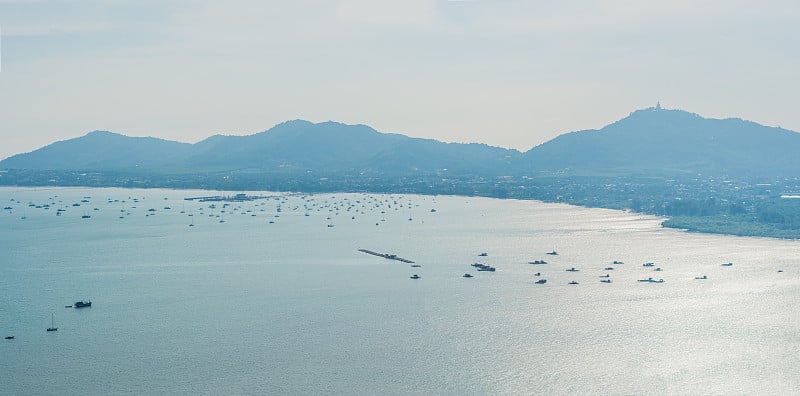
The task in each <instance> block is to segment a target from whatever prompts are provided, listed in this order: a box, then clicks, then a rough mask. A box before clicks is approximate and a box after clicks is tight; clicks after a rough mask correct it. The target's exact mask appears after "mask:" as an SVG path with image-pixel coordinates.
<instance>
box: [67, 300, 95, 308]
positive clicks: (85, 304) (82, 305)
mask: <svg viewBox="0 0 800 396" xmlns="http://www.w3.org/2000/svg"><path fill="white" fill-rule="evenodd" d="M72 306H73V307H75V308H87V307H91V306H92V302H91V301H77V302H75V304H72Z"/></svg>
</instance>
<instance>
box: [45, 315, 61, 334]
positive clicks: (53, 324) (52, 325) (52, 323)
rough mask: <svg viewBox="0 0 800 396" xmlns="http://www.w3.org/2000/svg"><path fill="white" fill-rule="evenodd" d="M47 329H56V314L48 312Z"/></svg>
mask: <svg viewBox="0 0 800 396" xmlns="http://www.w3.org/2000/svg"><path fill="white" fill-rule="evenodd" d="M47 331H58V327H56V314H54V313H51V314H50V327H48V328H47Z"/></svg>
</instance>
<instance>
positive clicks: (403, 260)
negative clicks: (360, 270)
mask: <svg viewBox="0 0 800 396" xmlns="http://www.w3.org/2000/svg"><path fill="white" fill-rule="evenodd" d="M358 251H359V252H364V253H366V254H371V255H373V256H378V257H383V258H385V259H389V260H397V261H401V262H404V263H409V264H414V262H413V261H411V260H408V259H404V258H402V257H397V255H396V254H388V253H378V252H373V251H372V250H367V249H358Z"/></svg>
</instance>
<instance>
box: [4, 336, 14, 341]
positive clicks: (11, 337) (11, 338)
mask: <svg viewBox="0 0 800 396" xmlns="http://www.w3.org/2000/svg"><path fill="white" fill-rule="evenodd" d="M6 339H7V340H13V339H14V336H6Z"/></svg>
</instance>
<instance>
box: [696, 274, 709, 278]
mask: <svg viewBox="0 0 800 396" xmlns="http://www.w3.org/2000/svg"><path fill="white" fill-rule="evenodd" d="M694 278H695V279H708V275H703V276H695V277H694Z"/></svg>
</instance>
